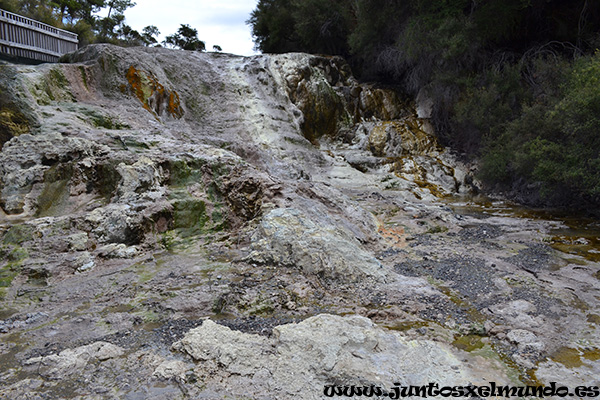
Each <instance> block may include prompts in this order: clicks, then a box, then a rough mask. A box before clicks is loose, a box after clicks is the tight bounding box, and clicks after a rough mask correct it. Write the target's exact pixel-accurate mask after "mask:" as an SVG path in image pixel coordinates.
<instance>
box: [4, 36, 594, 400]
mask: <svg viewBox="0 0 600 400" xmlns="http://www.w3.org/2000/svg"><path fill="white" fill-rule="evenodd" d="M64 61H65V62H64V63H62V64H47V65H41V66H18V65H3V68H2V71H0V90H1V92H0V115H1V116H2V118H0V120H1V121H0V146H1V149H0V298H1V299H2V300H1V302H0V335H2V340H0V365H1V367H0V377H1V378H2V379H0V381H1V382H0V386H1V388H0V391H1V392H2V393H3V394H4V393H6V394H7V396H9V397H10V398H28V397H32V396H34V397H35V396H38V397H40V398H82V399H83V398H94V397H93V396H96V398H111V396H112V398H134V397H136V398H137V397H140V396H142V397H144V398H148V399H152V398H156V399H159V398H160V399H162V398H178V397H179V398H223V397H243V396H250V397H252V398H265V399H267V398H291V397H293V396H295V397H302V398H320V396H322V394H323V387H324V385H328V384H329V385H341V386H348V385H353V384H357V385H367V386H369V387H370V386H371V385H380V384H381V385H383V386H386V387H389V385H391V384H393V383H394V380H395V379H400V378H402V379H405V380H406V382H404V381H403V383H408V384H411V383H412V384H415V385H419V384H422V383H429V382H430V381H437V382H436V383H438V384H443V383H446V382H447V383H449V384H452V385H457V384H461V383H463V382H472V383H476V382H489V381H496V382H498V383H500V382H507V383H509V382H510V383H514V384H518V383H538V381H536V380H535V379H536V378H537V379H539V380H540V382H544V383H545V382H550V381H553V380H554V381H557V380H558V379H557V376H560V375H561V374H563V375H564V374H565V369H572V370H573V371H575V372H577V373H581V376H580V375H577V373H573V374H572V376H573V377H572V378H571V380H570V381H569V382H570V383H573V384H589V382H584V381H583V378H581V377H585V378H586V379H588V378H589V377H591V376H594V374H595V373H596V374H597V371H598V370H600V366H599V365H598V358H597V354H598V353H597V347H598V346H597V345H596V343H597V329H596V325H597V322H598V320H599V317H598V315H600V305H599V304H598V298H600V293H599V290H600V285H599V284H598V279H597V278H598V276H597V275H598V274H597V269H598V266H597V260H596V259H594V258H593V257H594V254H593V253H589V254H587V257H588V258H583V257H580V256H578V255H575V254H570V255H568V256H567V255H560V254H557V253H555V252H554V251H553V250H552V249H551V248H550V247H549V246H548V244H553V242H556V241H557V240H558V239H557V240H555V239H554V238H553V236H552V235H551V234H550V232H551V230H552V229H555V228H556V227H557V226H558V223H557V222H556V221H554V222H553V221H547V220H544V219H534V218H533V217H532V215H534V214H521V215H520V214H518V213H519V212H520V211H519V210H518V209H515V208H508V207H506V206H504V205H502V206H501V207H500V209H498V204H497V203H483V204H482V205H481V206H477V205H474V204H473V203H466V204H465V199H464V198H460V197H456V196H461V195H469V194H470V193H471V190H472V189H473V188H474V187H476V183H477V182H476V180H475V179H474V178H473V174H472V170H470V169H469V168H467V167H466V166H464V165H462V164H461V163H460V162H458V161H457V159H456V158H455V157H454V156H453V154H452V153H451V152H449V151H447V150H446V149H444V148H442V147H441V146H440V145H439V144H438V143H437V141H436V139H435V137H434V135H433V131H432V128H431V125H430V124H429V122H428V117H429V116H430V114H429V111H430V110H429V109H428V102H427V96H426V93H425V92H424V94H422V95H421V96H419V98H418V99H417V102H416V106H415V105H413V103H412V102H411V101H408V100H406V99H404V98H402V97H401V96H400V95H399V94H397V93H396V92H395V91H394V90H392V89H390V88H385V87H379V86H374V85H369V84H365V83H360V82H357V81H356V80H355V79H354V78H353V77H352V74H351V71H350V70H349V68H348V66H347V65H346V64H345V63H344V61H343V60H342V59H340V58H336V57H321V56H310V55H306V54H284V55H269V56H267V55H264V56H256V57H236V56H233V55H228V54H207V53H198V52H184V51H175V50H168V49H158V48H137V49H136V48H128V49H123V48H118V47H114V46H110V45H95V46H88V47H86V48H84V49H81V50H79V51H78V52H76V53H73V54H71V55H68V56H66V57H65V59H64ZM442 200H443V201H444V202H442ZM453 202H454V203H453ZM502 207H505V208H502ZM507 215H508V216H507ZM523 215H525V216H527V218H522V216H523ZM596 236H597V235H596ZM593 237H595V236H593ZM565 240H566V239H565ZM565 240H562V239H560V241H561V243H562V244H563V245H564V244H565ZM594 240H595V239H593V240H592V239H590V241H589V242H585V243H586V245H585V246H586V247H585V248H586V249H588V248H589V249H593V243H594ZM578 250H581V249H578ZM577 254H579V253H577ZM559 269H560V272H558V270H559ZM341 315H344V317H341ZM206 317H210V319H206ZM173 343H176V344H175V346H174V347H172V345H173ZM173 349H177V350H173ZM536 368H538V369H537V371H536ZM589 379H592V378H589ZM249 390H250V392H248V391H249ZM90 396H92V397H90Z"/></svg>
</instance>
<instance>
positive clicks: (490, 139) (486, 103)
mask: <svg viewBox="0 0 600 400" xmlns="http://www.w3.org/2000/svg"><path fill="white" fill-rule="evenodd" d="M249 23H250V24H251V26H252V29H253V33H254V37H255V43H256V45H257V48H258V49H260V50H263V51H265V52H285V51H306V52H311V53H323V52H325V53H329V54H336V55H342V56H345V57H347V58H348V60H349V62H350V64H351V66H352V67H353V69H354V72H355V74H357V75H358V76H359V77H360V78H362V79H365V80H377V81H379V82H385V83H392V84H394V85H396V86H399V87H401V88H402V89H403V90H404V91H405V92H407V93H408V94H412V95H416V94H417V93H418V92H419V91H420V90H422V91H425V92H426V93H427V95H428V96H429V97H430V98H431V99H432V100H433V101H434V108H433V111H434V113H433V123H434V125H435V127H436V128H437V132H438V135H439V136H440V139H441V140H442V142H443V143H445V144H446V145H450V146H452V147H454V148H455V149H457V150H458V151H459V152H461V153H462V154H463V155H464V157H466V158H470V159H480V160H481V178H482V179H483V180H484V182H485V183H487V184H488V186H489V187H493V188H497V189H501V190H509V191H512V192H514V193H520V194H521V195H523V194H524V195H525V197H523V196H521V198H522V199H523V200H529V201H541V202H546V203H567V202H574V201H576V200H586V201H593V202H595V203H599V202H600V170H599V165H600V159H599V155H598V152H599V151H600V138H597V136H599V135H598V134H599V133H600V121H599V119H600V97H599V95H600V86H599V85H597V84H596V83H595V82H596V80H597V79H599V78H600V67H599V63H600V61H599V60H600V58H599V57H600V56H598V55H595V54H593V52H594V50H595V48H596V47H598V46H600V2H592V1H589V0H561V1H559V0H505V1H495V0H483V1H476V2H475V1H471V0H354V1H342V0H322V1H317V0H310V1H301V0H260V1H259V2H258V6H257V8H256V10H255V11H254V12H253V14H252V17H251V19H250V20H249Z"/></svg>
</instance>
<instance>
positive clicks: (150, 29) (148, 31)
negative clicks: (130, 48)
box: [142, 25, 160, 46]
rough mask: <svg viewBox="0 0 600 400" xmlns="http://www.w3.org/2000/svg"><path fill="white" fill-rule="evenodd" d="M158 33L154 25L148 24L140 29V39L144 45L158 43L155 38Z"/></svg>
mask: <svg viewBox="0 0 600 400" xmlns="http://www.w3.org/2000/svg"><path fill="white" fill-rule="evenodd" d="M158 35H160V31H159V30H158V28H157V27H156V26H154V25H148V26H146V27H145V28H144V29H142V40H143V41H144V46H152V45H154V44H157V43H158V40H156V38H157V37H158Z"/></svg>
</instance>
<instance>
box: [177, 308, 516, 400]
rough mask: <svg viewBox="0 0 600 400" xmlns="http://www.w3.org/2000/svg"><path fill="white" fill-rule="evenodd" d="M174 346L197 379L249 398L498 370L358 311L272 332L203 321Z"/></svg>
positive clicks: (472, 380)
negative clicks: (259, 332) (380, 324)
mask: <svg viewBox="0 0 600 400" xmlns="http://www.w3.org/2000/svg"><path fill="white" fill-rule="evenodd" d="M173 347H174V348H175V349H176V350H178V351H182V352H184V353H186V354H189V355H190V356H191V357H192V358H193V359H194V360H195V361H197V362H198V365H197V367H196V369H195V372H196V374H197V375H198V376H199V377H200V378H201V379H202V380H203V381H204V382H207V383H209V384H214V385H215V386H217V387H220V390H221V391H222V392H223V393H230V394H231V395H233V396H250V397H252V398H264V396H265V393H268V394H269V395H268V396H269V398H278V399H292V398H298V397H301V398H303V399H321V398H323V397H324V396H323V394H324V390H325V388H326V386H342V387H343V386H350V385H355V386H366V387H370V386H375V387H380V388H382V389H384V390H386V391H390V390H391V388H392V387H394V383H395V382H397V381H398V379H401V381H402V385H415V386H421V385H424V386H426V385H428V384H429V382H437V383H439V384H440V385H450V386H457V385H465V386H467V385H469V384H477V383H479V380H480V379H481V378H479V377H478V374H477V372H476V368H486V367H487V368H489V372H492V371H494V373H495V375H496V376H497V377H500V376H502V375H503V372H502V371H500V370H497V366H496V365H494V364H491V363H489V364H487V365H486V361H485V360H483V359H477V358H471V357H467V358H468V359H464V358H463V357H464V356H463V357H457V356H456V355H454V354H453V352H452V350H451V349H450V348H449V347H447V346H446V345H443V344H441V343H436V342H433V341H428V340H406V339H405V338H403V337H402V335H401V334H399V333H397V332H393V331H386V330H383V329H381V328H379V327H377V326H376V325H375V324H373V322H372V321H371V320H369V319H367V318H364V317H358V316H349V317H340V316H335V315H327V314H322V315H318V316H316V317H312V318H308V319H306V320H304V321H302V322H301V323H298V324H287V325H280V326H278V327H276V328H274V330H273V336H272V337H271V338H265V337H262V336H259V335H251V334H245V333H241V332H236V331H232V330H231V329H229V328H227V327H224V326H221V325H218V324H215V323H214V322H212V321H211V320H206V321H204V323H203V324H202V326H200V327H199V328H196V329H193V330H191V331H190V332H189V333H187V334H186V335H185V337H184V338H183V339H182V340H181V341H179V342H177V343H175V344H174V345H173ZM471 365H477V367H476V368H472V367H471ZM399 377H400V378H399ZM504 379H506V378H504ZM247 382H255V384H253V385H251V386H248V385H247ZM481 383H483V382H481ZM499 383H500V382H499Z"/></svg>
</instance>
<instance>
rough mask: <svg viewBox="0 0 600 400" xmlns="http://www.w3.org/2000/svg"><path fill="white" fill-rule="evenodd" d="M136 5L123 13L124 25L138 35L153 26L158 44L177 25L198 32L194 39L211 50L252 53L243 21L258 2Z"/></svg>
mask: <svg viewBox="0 0 600 400" xmlns="http://www.w3.org/2000/svg"><path fill="white" fill-rule="evenodd" d="M136 3H137V5H136V6H135V7H133V8H130V9H128V10H126V11H125V19H126V23H127V24H128V25H129V26H131V27H132V28H133V29H136V30H137V31H139V32H140V33H141V32H142V29H143V28H144V27H145V26H148V25H155V26H156V27H158V29H159V30H160V33H161V36H160V39H159V41H162V40H163V39H164V37H165V36H166V35H170V34H173V33H175V32H177V29H179V26H180V25H181V24H188V25H190V26H191V27H192V28H194V29H197V30H198V38H199V39H200V40H202V41H203V42H204V43H206V50H207V51H212V50H213V46H214V45H219V46H221V47H222V48H223V51H224V52H226V53H233V54H239V55H245V56H246V55H251V54H256V52H255V51H254V43H253V42H252V35H251V34H250V27H249V26H248V25H246V21H247V20H248V18H250V13H251V12H252V10H254V8H256V4H257V3H258V0H169V1H164V0H136Z"/></svg>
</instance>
